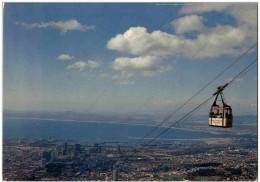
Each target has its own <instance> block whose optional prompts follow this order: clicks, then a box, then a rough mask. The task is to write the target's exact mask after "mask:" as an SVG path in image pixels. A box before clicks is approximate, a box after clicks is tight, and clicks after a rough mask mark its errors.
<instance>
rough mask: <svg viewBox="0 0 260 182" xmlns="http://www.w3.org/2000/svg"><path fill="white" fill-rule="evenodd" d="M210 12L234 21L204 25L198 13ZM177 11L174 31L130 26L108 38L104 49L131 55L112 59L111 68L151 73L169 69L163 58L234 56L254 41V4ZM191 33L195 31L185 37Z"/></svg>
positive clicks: (196, 5)
mask: <svg viewBox="0 0 260 182" xmlns="http://www.w3.org/2000/svg"><path fill="white" fill-rule="evenodd" d="M212 11H217V12H221V13H226V14H228V15H230V16H232V17H234V18H235V20H236V23H237V24H236V25H232V26H231V25H221V24H217V25H216V26H215V27H209V26H206V24H204V18H203V16H202V14H203V13H207V12H212ZM180 14H184V15H185V16H183V17H181V18H178V19H176V20H173V21H172V22H171V25H172V26H173V29H174V33H167V32H163V31H160V30H156V31H151V32H149V31H148V30H147V29H146V28H145V27H130V28H129V29H128V30H127V31H126V32H123V33H119V34H117V35H115V36H114V37H112V38H111V39H110V40H108V42H107V45H106V46H107V48H108V49H110V50H115V51H118V52H121V53H126V54H128V55H131V56H134V58H130V56H128V57H120V58H117V59H115V61H114V62H113V64H112V68H113V69H114V70H118V71H121V72H123V71H124V72H126V73H132V74H134V73H135V72H136V71H138V72H140V73H141V75H143V76H153V75H156V74H158V73H162V72H166V71H169V70H171V69H172V67H171V66H161V65H162V60H163V59H164V58H169V57H171V56H173V57H175V58H178V57H179V58H184V59H185V58H186V59H190V60H194V59H207V58H216V57H219V56H222V55H228V56H236V55H238V54H240V53H241V52H244V51H245V50H246V49H247V47H249V46H252V44H253V43H255V42H256V40H257V31H256V30H257V3H247V4H245V3H194V4H193V5H192V6H185V7H183V8H181V9H180ZM191 32H196V34H195V35H193V36H188V35H187V34H188V33H191Z"/></svg>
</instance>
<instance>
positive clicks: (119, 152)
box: [116, 145, 121, 154]
mask: <svg viewBox="0 0 260 182" xmlns="http://www.w3.org/2000/svg"><path fill="white" fill-rule="evenodd" d="M116 153H117V154H121V150H120V145H118V146H117V151H116Z"/></svg>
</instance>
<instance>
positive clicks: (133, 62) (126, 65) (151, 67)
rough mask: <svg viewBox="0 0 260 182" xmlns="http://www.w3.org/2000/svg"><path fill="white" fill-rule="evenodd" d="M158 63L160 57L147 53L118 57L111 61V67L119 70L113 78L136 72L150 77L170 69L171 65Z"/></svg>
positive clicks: (127, 75)
mask: <svg viewBox="0 0 260 182" xmlns="http://www.w3.org/2000/svg"><path fill="white" fill-rule="evenodd" d="M160 63H161V59H160V58H158V57H155V56H149V55H148V56H143V57H135V58H129V57H119V58H116V59H115V61H114V62H113V63H112V68H113V69H114V70H117V71H121V74H120V75H115V76H114V77H113V78H114V79H118V78H130V77H132V76H134V75H136V74H138V73H141V75H142V76H145V77H152V76H154V75H156V74H160V73H164V72H167V71H170V70H171V69H172V67H171V66H160Z"/></svg>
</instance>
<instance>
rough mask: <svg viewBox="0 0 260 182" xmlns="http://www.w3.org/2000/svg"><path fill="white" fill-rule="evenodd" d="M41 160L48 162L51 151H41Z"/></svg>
mask: <svg viewBox="0 0 260 182" xmlns="http://www.w3.org/2000/svg"><path fill="white" fill-rule="evenodd" d="M42 158H44V159H46V162H49V161H50V160H51V158H52V152H51V151H43V152H42Z"/></svg>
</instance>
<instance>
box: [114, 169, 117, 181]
mask: <svg viewBox="0 0 260 182" xmlns="http://www.w3.org/2000/svg"><path fill="white" fill-rule="evenodd" d="M113 181H118V170H117V169H114V170H113Z"/></svg>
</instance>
